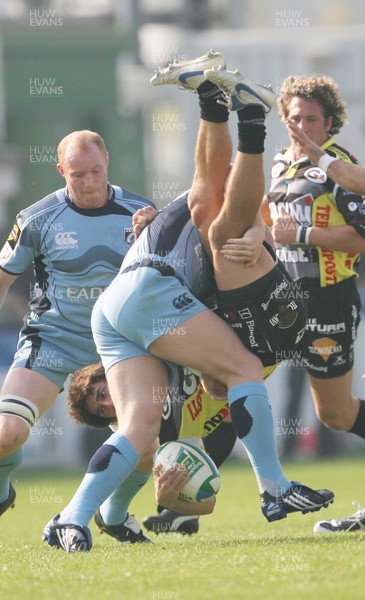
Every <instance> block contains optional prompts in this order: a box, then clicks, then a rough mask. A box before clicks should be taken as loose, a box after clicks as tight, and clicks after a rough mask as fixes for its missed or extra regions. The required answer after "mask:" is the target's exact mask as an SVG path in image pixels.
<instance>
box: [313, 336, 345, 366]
mask: <svg viewBox="0 0 365 600" xmlns="http://www.w3.org/2000/svg"><path fill="white" fill-rule="evenodd" d="M341 350H342V347H341V346H338V345H337V342H336V341H335V340H333V339H331V338H318V339H317V340H314V342H313V344H312V347H311V352H312V354H317V355H319V356H320V357H321V358H323V360H324V361H325V362H327V361H328V359H329V357H330V356H331V355H332V354H333V353H334V352H339V351H341Z"/></svg>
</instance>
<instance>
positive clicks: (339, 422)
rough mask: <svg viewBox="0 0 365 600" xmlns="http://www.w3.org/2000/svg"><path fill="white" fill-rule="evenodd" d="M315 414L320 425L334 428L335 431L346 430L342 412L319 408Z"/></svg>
mask: <svg viewBox="0 0 365 600" xmlns="http://www.w3.org/2000/svg"><path fill="white" fill-rule="evenodd" d="M317 416H318V419H319V420H320V421H321V423H322V425H324V426H325V427H328V429H334V430H335V431H348V426H347V423H346V419H345V415H344V414H341V413H334V412H331V411H327V410H326V409H319V410H317Z"/></svg>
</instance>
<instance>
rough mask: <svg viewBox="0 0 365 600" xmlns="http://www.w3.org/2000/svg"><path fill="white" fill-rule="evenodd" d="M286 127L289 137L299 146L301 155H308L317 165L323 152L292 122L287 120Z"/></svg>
mask: <svg viewBox="0 0 365 600" xmlns="http://www.w3.org/2000/svg"><path fill="white" fill-rule="evenodd" d="M287 128H288V133H289V137H290V138H291V139H292V140H294V142H295V143H296V144H298V146H300V148H301V150H302V153H303V155H306V156H308V158H309V160H310V161H311V162H312V163H313V164H315V165H317V164H318V161H319V159H320V157H321V156H322V154H325V152H324V151H323V150H321V148H320V147H319V146H318V145H317V144H316V143H315V142H313V140H311V139H310V137H308V135H307V134H306V133H305V132H304V131H303V129H301V128H300V127H298V125H296V124H295V123H294V122H291V121H288V123H287Z"/></svg>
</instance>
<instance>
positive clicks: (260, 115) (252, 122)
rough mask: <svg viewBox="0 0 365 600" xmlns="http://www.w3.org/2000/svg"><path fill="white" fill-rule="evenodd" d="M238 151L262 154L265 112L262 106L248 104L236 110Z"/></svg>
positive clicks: (264, 134) (264, 135)
mask: <svg viewBox="0 0 365 600" xmlns="http://www.w3.org/2000/svg"><path fill="white" fill-rule="evenodd" d="M237 115H238V146H237V150H238V151H239V152H244V153H246V154H262V153H263V152H264V141H265V137H266V127H265V113H264V109H263V108H262V106H259V105H258V104H249V105H248V106H246V107H245V108H243V109H241V110H238V111H237Z"/></svg>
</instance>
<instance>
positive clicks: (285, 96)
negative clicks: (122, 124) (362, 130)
mask: <svg viewBox="0 0 365 600" xmlns="http://www.w3.org/2000/svg"><path fill="white" fill-rule="evenodd" d="M293 98H302V99H303V100H309V101H311V100H316V101H317V102H319V104H320V105H321V106H322V108H323V114H324V117H325V119H327V118H328V117H332V120H333V123H332V127H331V130H330V133H331V134H332V135H333V134H335V133H338V132H339V131H340V129H341V127H342V126H343V125H344V123H345V122H346V121H347V110H346V103H345V102H344V101H343V100H342V98H341V96H340V90H339V88H338V85H337V84H336V83H335V82H334V81H333V80H332V79H331V78H330V77H326V76H324V77H315V76H311V77H306V76H301V77H297V76H295V75H290V76H289V77H287V78H286V79H285V80H284V83H283V85H282V88H281V90H280V93H279V97H278V100H277V104H278V107H279V116H280V118H281V119H282V121H283V122H284V123H286V122H287V120H288V116H289V105H290V102H291V100H292V99H293Z"/></svg>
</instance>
